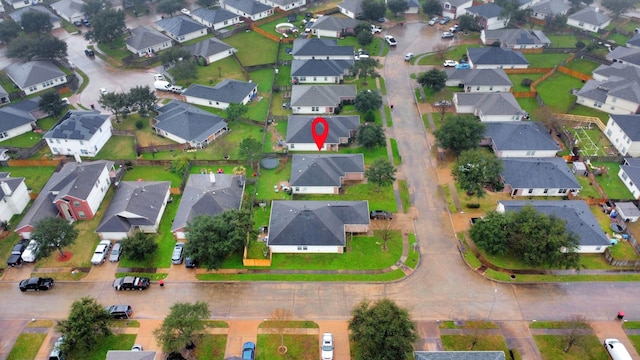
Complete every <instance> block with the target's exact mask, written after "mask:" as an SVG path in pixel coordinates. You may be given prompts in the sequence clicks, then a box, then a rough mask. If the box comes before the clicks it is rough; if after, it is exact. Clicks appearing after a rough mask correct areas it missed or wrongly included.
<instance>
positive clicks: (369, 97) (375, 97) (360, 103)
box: [355, 90, 382, 113]
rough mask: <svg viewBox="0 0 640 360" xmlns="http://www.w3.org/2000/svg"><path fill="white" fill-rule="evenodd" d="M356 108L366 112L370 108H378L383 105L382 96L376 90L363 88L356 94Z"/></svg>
mask: <svg viewBox="0 0 640 360" xmlns="http://www.w3.org/2000/svg"><path fill="white" fill-rule="evenodd" d="M355 103H356V104H355V107H356V110H358V111H359V112H361V113H366V112H367V111H369V110H374V111H376V110H378V109H380V107H381V106H382V97H381V96H380V94H378V93H377V92H376V91H371V90H362V91H360V92H359V93H358V95H356V101H355Z"/></svg>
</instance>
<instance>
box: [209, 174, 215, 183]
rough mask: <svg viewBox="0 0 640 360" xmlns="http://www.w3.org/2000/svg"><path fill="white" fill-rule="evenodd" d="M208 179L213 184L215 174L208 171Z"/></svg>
mask: <svg viewBox="0 0 640 360" xmlns="http://www.w3.org/2000/svg"><path fill="white" fill-rule="evenodd" d="M209 181H211V183H212V184H215V183H216V174H214V173H209Z"/></svg>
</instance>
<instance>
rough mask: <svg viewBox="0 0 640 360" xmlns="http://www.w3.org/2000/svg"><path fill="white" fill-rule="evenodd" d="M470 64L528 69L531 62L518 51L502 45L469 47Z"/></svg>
mask: <svg viewBox="0 0 640 360" xmlns="http://www.w3.org/2000/svg"><path fill="white" fill-rule="evenodd" d="M467 57H468V58H469V65H471V67H472V68H474V69H526V68H528V67H529V62H528V61H527V59H526V58H525V57H524V55H522V53H520V52H518V51H514V50H511V49H505V48H501V47H494V46H490V47H485V48H467Z"/></svg>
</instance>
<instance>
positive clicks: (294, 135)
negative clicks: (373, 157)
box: [286, 115, 360, 151]
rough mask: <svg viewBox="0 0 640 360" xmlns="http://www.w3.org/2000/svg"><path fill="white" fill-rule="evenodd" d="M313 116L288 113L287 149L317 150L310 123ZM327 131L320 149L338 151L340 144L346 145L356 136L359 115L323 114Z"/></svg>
mask: <svg viewBox="0 0 640 360" xmlns="http://www.w3.org/2000/svg"><path fill="white" fill-rule="evenodd" d="M315 118H316V117H315V116H309V115H289V121H287V137H286V145H287V149H288V150H289V151H318V146H317V145H316V142H315V140H314V139H313V135H312V133H311V124H312V123H313V120H314V119H315ZM324 119H325V120H326V121H327V124H328V125H329V133H328V134H327V138H326V139H325V141H324V144H323V145H322V149H321V150H320V151H338V148H339V146H340V145H347V144H348V143H349V139H353V138H355V136H356V132H357V131H358V127H359V126H360V117H359V116H357V115H356V116H325V117H324Z"/></svg>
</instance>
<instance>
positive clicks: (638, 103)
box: [574, 62, 640, 114]
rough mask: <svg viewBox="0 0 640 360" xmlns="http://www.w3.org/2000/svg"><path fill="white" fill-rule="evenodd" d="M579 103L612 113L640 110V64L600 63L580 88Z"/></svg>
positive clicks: (631, 112) (628, 112)
mask: <svg viewBox="0 0 640 360" xmlns="http://www.w3.org/2000/svg"><path fill="white" fill-rule="evenodd" d="M574 94H575V95H576V97H577V99H576V103H578V104H581V105H584V106H587V107H590V108H594V109H597V110H600V111H604V112H606V113H609V114H636V113H638V112H640V68H638V67H636V66H631V65H626V64H621V63H617V62H616V63H613V64H611V65H610V66H607V65H600V66H599V67H598V68H597V69H595V70H594V71H593V79H592V80H588V81H587V82H586V83H585V84H584V85H583V86H582V88H581V89H580V90H578V91H575V92H574Z"/></svg>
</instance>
